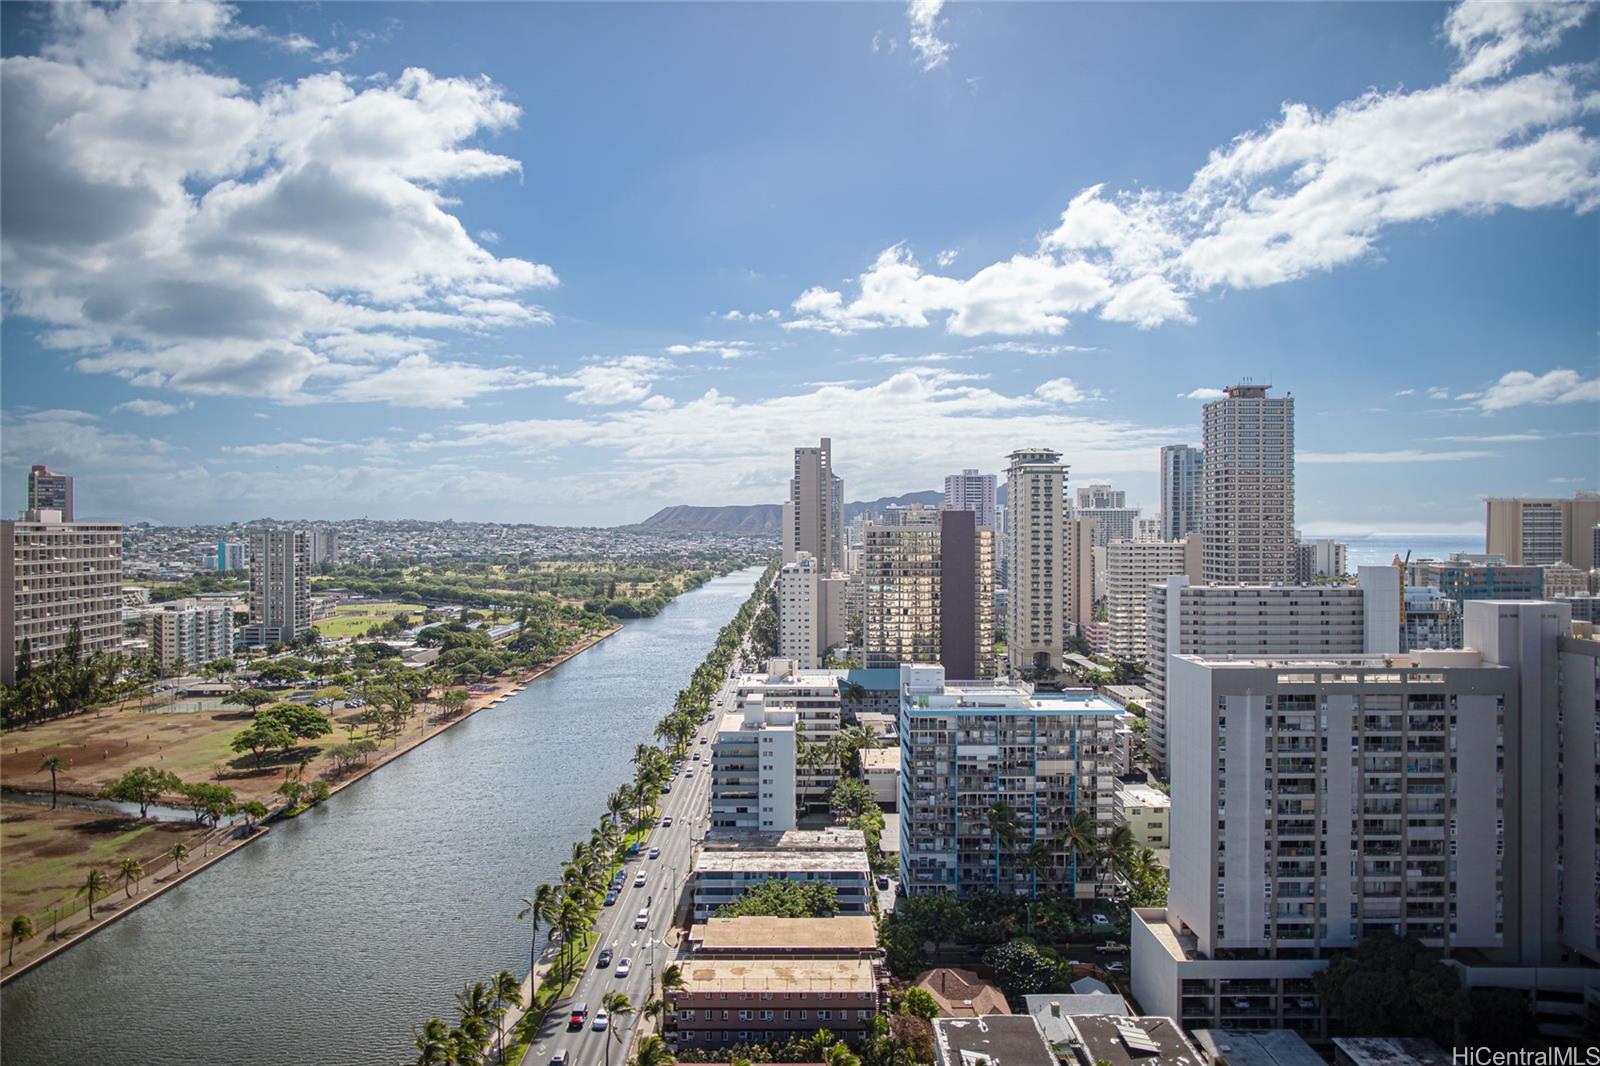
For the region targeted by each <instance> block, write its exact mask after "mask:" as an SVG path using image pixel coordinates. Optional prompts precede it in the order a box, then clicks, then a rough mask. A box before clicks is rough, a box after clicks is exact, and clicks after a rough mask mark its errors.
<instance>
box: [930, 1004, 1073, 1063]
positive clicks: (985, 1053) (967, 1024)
mask: <svg viewBox="0 0 1600 1066" xmlns="http://www.w3.org/2000/svg"><path fill="white" fill-rule="evenodd" d="M933 1043H934V1056H935V1058H937V1059H938V1062H939V1066H979V1063H987V1064H988V1066H1056V1053H1055V1051H1054V1049H1052V1048H1051V1047H1050V1043H1049V1041H1047V1040H1046V1039H1045V1038H1044V1032H1043V1031H1042V1030H1040V1028H1039V1023H1038V1022H1036V1021H1034V1018H1033V1015H1031V1014H984V1015H981V1016H979V1017H977V1018H935V1019H934V1020H933Z"/></svg>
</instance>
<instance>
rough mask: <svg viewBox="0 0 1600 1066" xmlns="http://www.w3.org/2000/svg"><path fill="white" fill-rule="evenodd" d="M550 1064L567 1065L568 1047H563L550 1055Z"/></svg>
mask: <svg viewBox="0 0 1600 1066" xmlns="http://www.w3.org/2000/svg"><path fill="white" fill-rule="evenodd" d="M550 1066H567V1049H566V1048H562V1049H560V1050H559V1051H557V1052H556V1053H555V1054H554V1055H551V1056H550Z"/></svg>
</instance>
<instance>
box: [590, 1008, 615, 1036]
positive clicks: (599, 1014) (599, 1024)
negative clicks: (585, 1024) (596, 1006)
mask: <svg viewBox="0 0 1600 1066" xmlns="http://www.w3.org/2000/svg"><path fill="white" fill-rule="evenodd" d="M610 1024H611V1015H609V1014H607V1013H606V1012H605V1011H604V1010H597V1011H595V1012H594V1021H592V1022H590V1023H589V1028H591V1029H593V1030H594V1031H595V1032H597V1033H603V1032H605V1031H606V1026H608V1025H610Z"/></svg>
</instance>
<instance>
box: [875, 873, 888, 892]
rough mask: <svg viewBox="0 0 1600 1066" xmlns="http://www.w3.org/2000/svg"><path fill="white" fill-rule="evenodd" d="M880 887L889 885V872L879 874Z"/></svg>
mask: <svg viewBox="0 0 1600 1066" xmlns="http://www.w3.org/2000/svg"><path fill="white" fill-rule="evenodd" d="M878 887H879V888H884V889H886V888H888V887H889V875H888V874H879V875H878Z"/></svg>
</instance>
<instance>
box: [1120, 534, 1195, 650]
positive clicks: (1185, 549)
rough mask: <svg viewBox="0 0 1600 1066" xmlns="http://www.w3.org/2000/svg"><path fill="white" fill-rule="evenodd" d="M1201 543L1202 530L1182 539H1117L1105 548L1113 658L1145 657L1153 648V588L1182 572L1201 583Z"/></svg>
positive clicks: (1191, 579)
mask: <svg viewBox="0 0 1600 1066" xmlns="http://www.w3.org/2000/svg"><path fill="white" fill-rule="evenodd" d="M1200 543H1201V537H1200V534H1198V533H1192V534H1190V535H1189V536H1187V537H1185V538H1184V539H1183V540H1179V541H1159V540H1158V541H1134V540H1117V541H1112V542H1111V544H1110V545H1108V546H1107V547H1106V572H1107V579H1108V581H1109V585H1110V594H1109V596H1108V597H1107V600H1106V622H1107V624H1108V625H1109V627H1110V643H1109V645H1108V647H1109V650H1110V652H1111V654H1112V655H1113V656H1115V657H1116V658H1118V659H1126V660H1129V661H1132V662H1143V661H1144V660H1145V656H1146V655H1147V654H1148V652H1149V646H1150V638H1149V604H1150V586H1152V585H1155V584H1158V583H1160V582H1163V581H1165V580H1166V579H1167V578H1169V577H1174V576H1176V575H1180V574H1181V575H1184V576H1186V577H1188V578H1189V580H1190V581H1199V580H1200V566H1201V548H1200Z"/></svg>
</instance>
